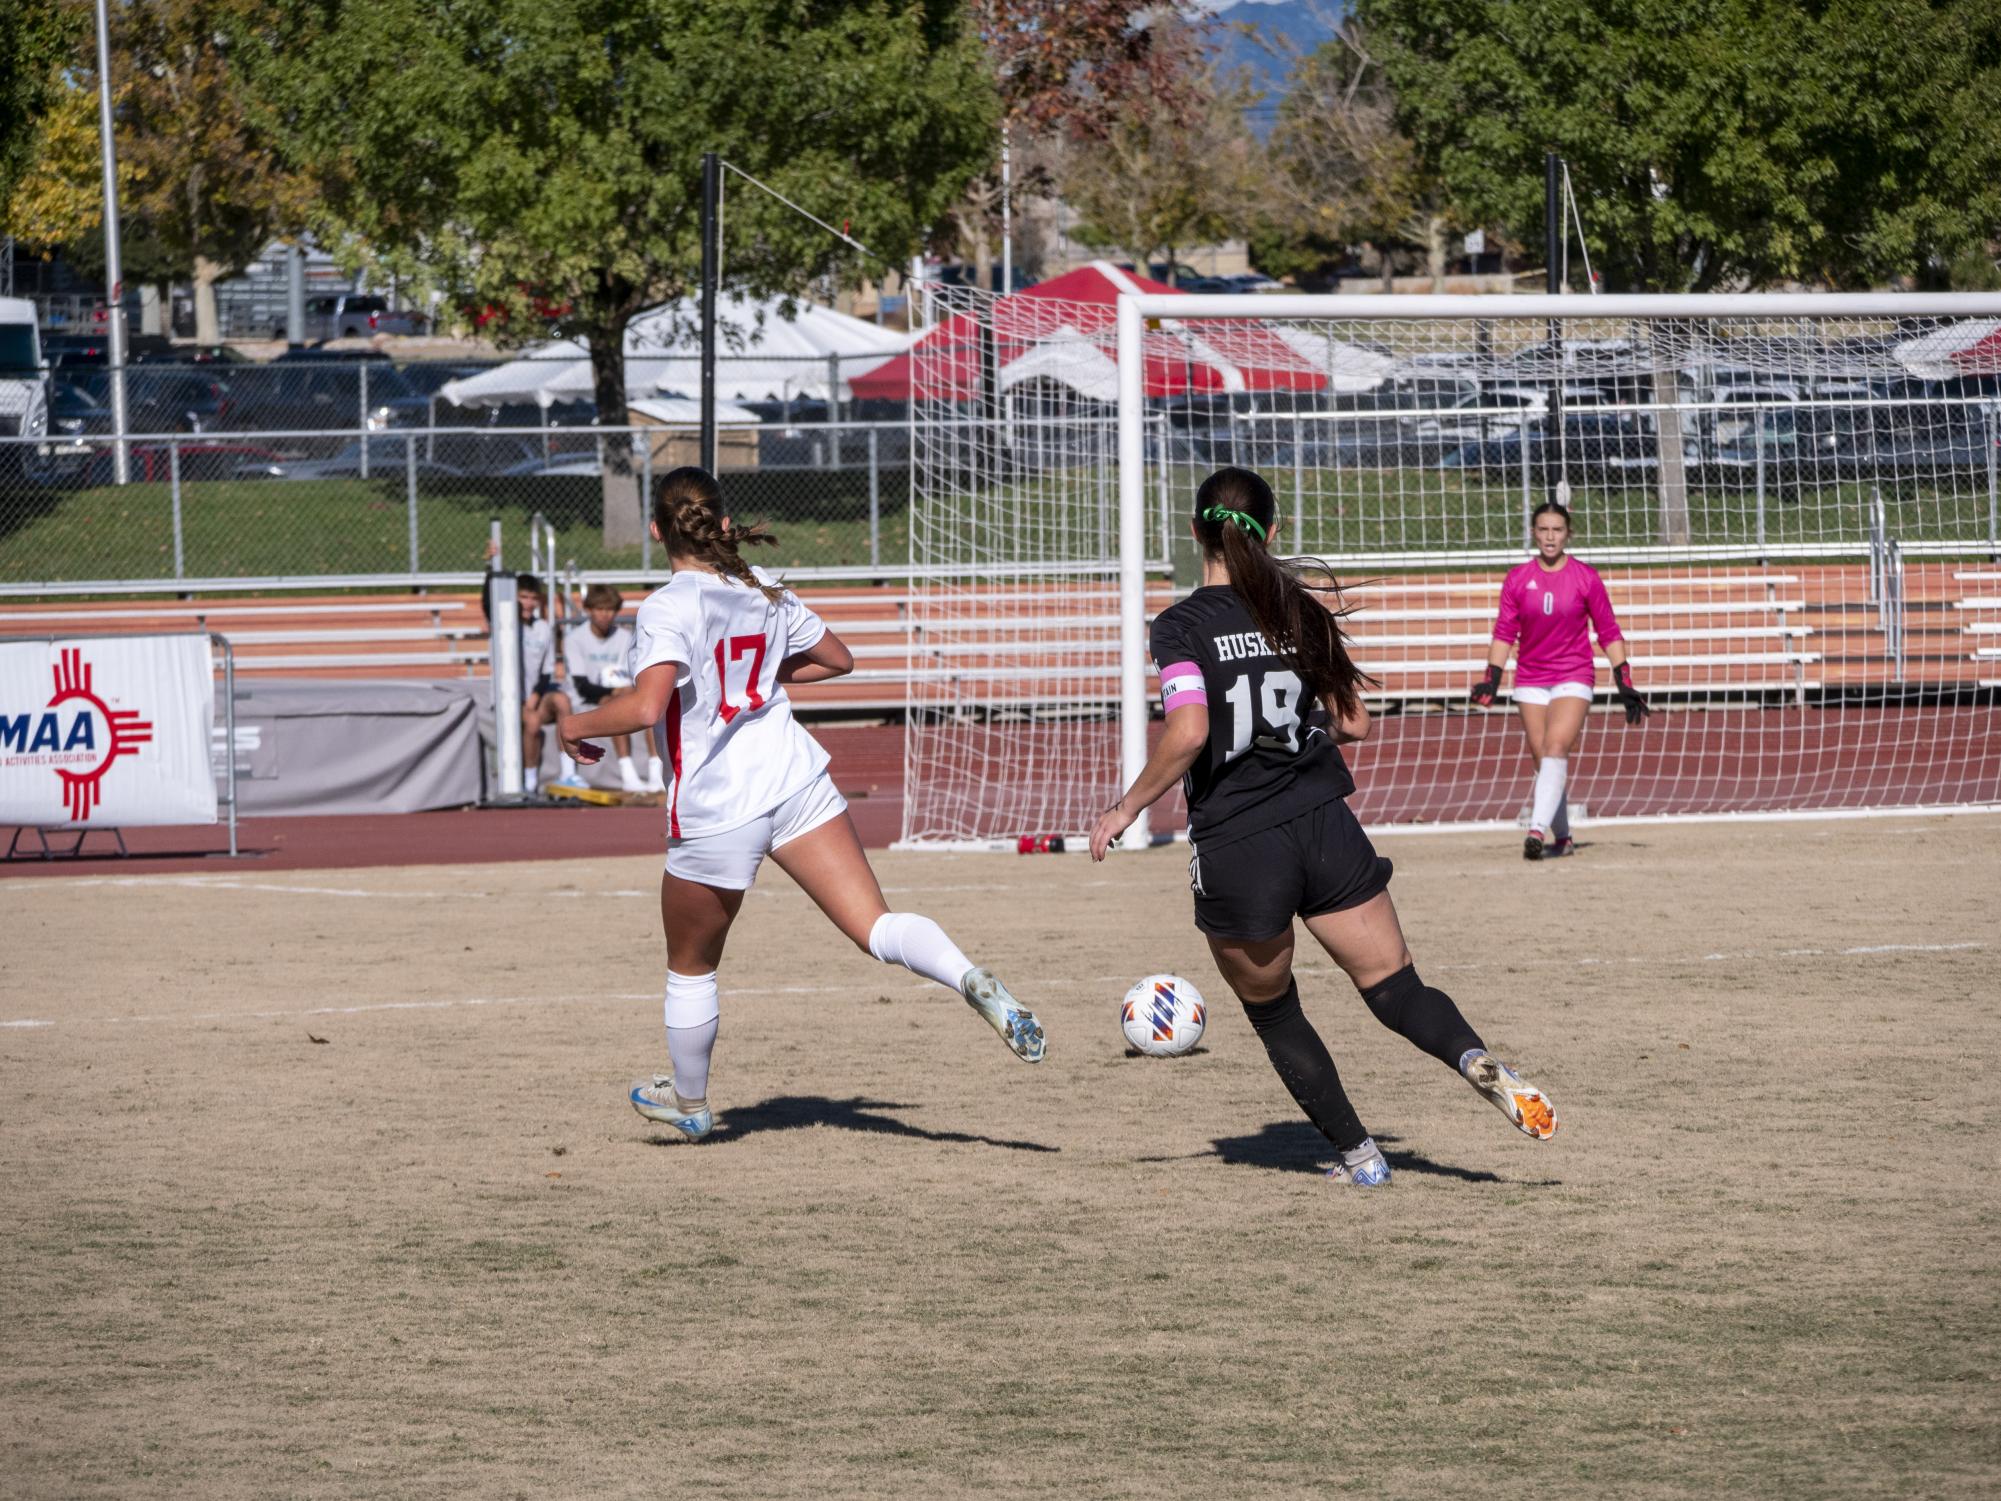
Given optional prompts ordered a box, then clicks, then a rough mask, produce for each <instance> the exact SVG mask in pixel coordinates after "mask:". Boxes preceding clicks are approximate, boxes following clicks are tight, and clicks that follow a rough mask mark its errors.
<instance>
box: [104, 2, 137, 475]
mask: <svg viewBox="0 0 2001 1501" xmlns="http://www.w3.org/2000/svg"><path fill="white" fill-rule="evenodd" d="M97 132H98V139H99V145H100V147H101V150H100V152H99V155H100V157H101V158H102V160H103V164H104V283H105V294H106V296H107V297H108V298H109V300H110V303H111V306H110V309H109V315H110V324H111V327H110V333H111V355H110V362H109V363H110V370H111V431H112V438H113V444H112V449H111V476H112V478H113V479H114V480H115V481H116V482H117V483H119V484H121V485H123V484H129V483H130V482H131V479H132V456H131V453H130V451H129V450H128V449H127V447H126V444H125V431H126V413H125V286H124V281H125V276H124V271H123V269H122V268H121V267H120V265H119V258H118V150H117V147H116V146H115V145H114V144H113V143H112V139H111V22H110V19H109V17H107V16H106V14H105V9H104V0H97Z"/></svg>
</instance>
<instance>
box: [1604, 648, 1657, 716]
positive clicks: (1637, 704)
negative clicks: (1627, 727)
mask: <svg viewBox="0 0 2001 1501" xmlns="http://www.w3.org/2000/svg"><path fill="white" fill-rule="evenodd" d="M1612 683H1613V686H1614V687H1616V688H1617V689H1618V690H1619V702H1620V703H1622V704H1624V705H1625V706H1626V723H1627V724H1638V723H1639V722H1640V721H1641V720H1643V719H1645V718H1646V717H1647V716H1648V715H1649V714H1651V713H1653V712H1654V711H1653V710H1652V709H1650V708H1648V707H1647V701H1646V700H1645V699H1643V698H1641V697H1640V690H1639V689H1637V688H1635V687H1634V686H1633V665H1632V663H1630V662H1621V663H1620V664H1619V665H1618V666H1617V667H1614V668H1613V669H1612Z"/></svg>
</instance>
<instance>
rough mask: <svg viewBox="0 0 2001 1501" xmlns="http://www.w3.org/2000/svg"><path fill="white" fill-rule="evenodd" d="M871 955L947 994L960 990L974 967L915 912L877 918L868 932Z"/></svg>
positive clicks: (929, 921) (939, 931) (941, 934)
mask: <svg viewBox="0 0 2001 1501" xmlns="http://www.w3.org/2000/svg"><path fill="white" fill-rule="evenodd" d="M868 951H869V952H870V953H871V954H873V955H875V956H876V958H878V959H880V960H881V961H882V962H883V963H884V964H901V965H902V966H903V967H904V968H905V969H907V970H911V971H913V972H914V973H916V974H920V975H922V976H924V978H925V979H927V980H936V981H937V982H938V983H939V984H940V985H943V986H945V987H946V988H947V989H948V990H957V989H958V988H959V982H960V981H961V980H963V979H965V978H966V971H967V970H969V969H971V968H972V967H973V961H972V960H970V959H968V958H967V957H966V956H965V955H964V954H962V953H961V952H960V951H959V946H958V945H957V944H956V943H954V942H952V940H951V939H949V938H947V937H946V936H945V930H944V929H943V928H941V927H939V926H938V924H936V923H935V922H933V921H931V919H930V918H928V917H924V916H921V915H919V914H918V913H915V912H885V913H883V915H882V916H881V917H878V918H877V919H876V920H875V926H874V927H873V928H871V929H869V935H868Z"/></svg>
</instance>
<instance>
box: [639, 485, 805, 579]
mask: <svg viewBox="0 0 2001 1501" xmlns="http://www.w3.org/2000/svg"><path fill="white" fill-rule="evenodd" d="M724 519H725V518H724V515H723V491H722V486H720V485H718V484H717V483H716V477H715V476H714V475H713V474H711V473H709V471H708V470H706V469H698V468H696V467H695V466H694V465H693V464H683V465H682V466H681V467H680V468H679V469H670V470H668V471H667V473H666V474H665V475H663V476H661V479H660V485H659V490H658V492H657V493H656V494H655V495H654V497H653V524H654V525H655V526H657V527H659V528H660V540H661V541H662V542H664V543H666V544H667V554H668V556H669V557H677V556H678V557H684V558H694V559H695V560H696V561H698V562H701V563H706V564H707V565H708V566H709V567H711V568H713V569H715V571H716V572H717V573H720V574H722V575H724V576H725V577H727V578H732V579H735V580H736V581H737V582H738V583H740V584H748V585H749V586H750V587H751V588H753V589H755V590H757V591H758V592H759V593H760V594H762V595H763V596H764V597H765V598H766V599H768V600H770V601H771V602H772V603H773V604H777V603H778V601H779V600H780V599H782V598H784V596H785V591H784V590H783V589H780V588H777V587H776V586H774V585H771V584H761V583H759V582H758V581H757V575H756V574H754V573H752V572H751V571H750V564H748V563H746V562H745V561H744V560H743V554H742V553H741V552H740V551H739V549H740V548H742V547H744V546H745V545H747V544H755V543H760V542H762V543H775V542H777V541H778V539H777V538H776V537H774V536H772V535H771V533H769V532H767V531H765V530H764V528H763V527H762V526H761V525H760V526H750V527H739V526H735V525H730V526H725V525H724V524H723V522H724Z"/></svg>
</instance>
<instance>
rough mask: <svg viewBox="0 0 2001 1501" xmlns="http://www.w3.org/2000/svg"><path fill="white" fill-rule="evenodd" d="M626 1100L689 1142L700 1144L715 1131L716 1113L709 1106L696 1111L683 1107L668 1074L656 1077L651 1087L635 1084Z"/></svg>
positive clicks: (651, 1119)
mask: <svg viewBox="0 0 2001 1501" xmlns="http://www.w3.org/2000/svg"><path fill="white" fill-rule="evenodd" d="M626 1098H627V1099H629V1100H630V1101H632V1108H633V1109H634V1110H637V1111H638V1112H639V1113H640V1114H641V1115H643V1116H645V1117H646V1118H647V1119H648V1120H650V1121H659V1122H660V1123H661V1124H662V1125H663V1126H672V1127H673V1128H674V1129H675V1130H676V1131H679V1132H680V1133H681V1134H682V1135H683V1136H685V1137H687V1138H688V1140H690V1141H700V1140H701V1139H702V1138H703V1137H704V1136H707V1135H708V1134H709V1132H711V1131H713V1130H714V1129H715V1125H716V1114H715V1112H714V1111H713V1110H711V1109H709V1107H708V1106H707V1104H703V1105H702V1106H700V1107H699V1108H697V1109H694V1110H683V1109H682V1108H681V1097H680V1096H679V1095H677V1094H675V1093H674V1080H673V1078H672V1076H670V1075H668V1074H655V1075H654V1076H653V1082H652V1083H651V1084H635V1085H633V1086H632V1088H631V1089H630V1090H629V1091H627V1093H626Z"/></svg>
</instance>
